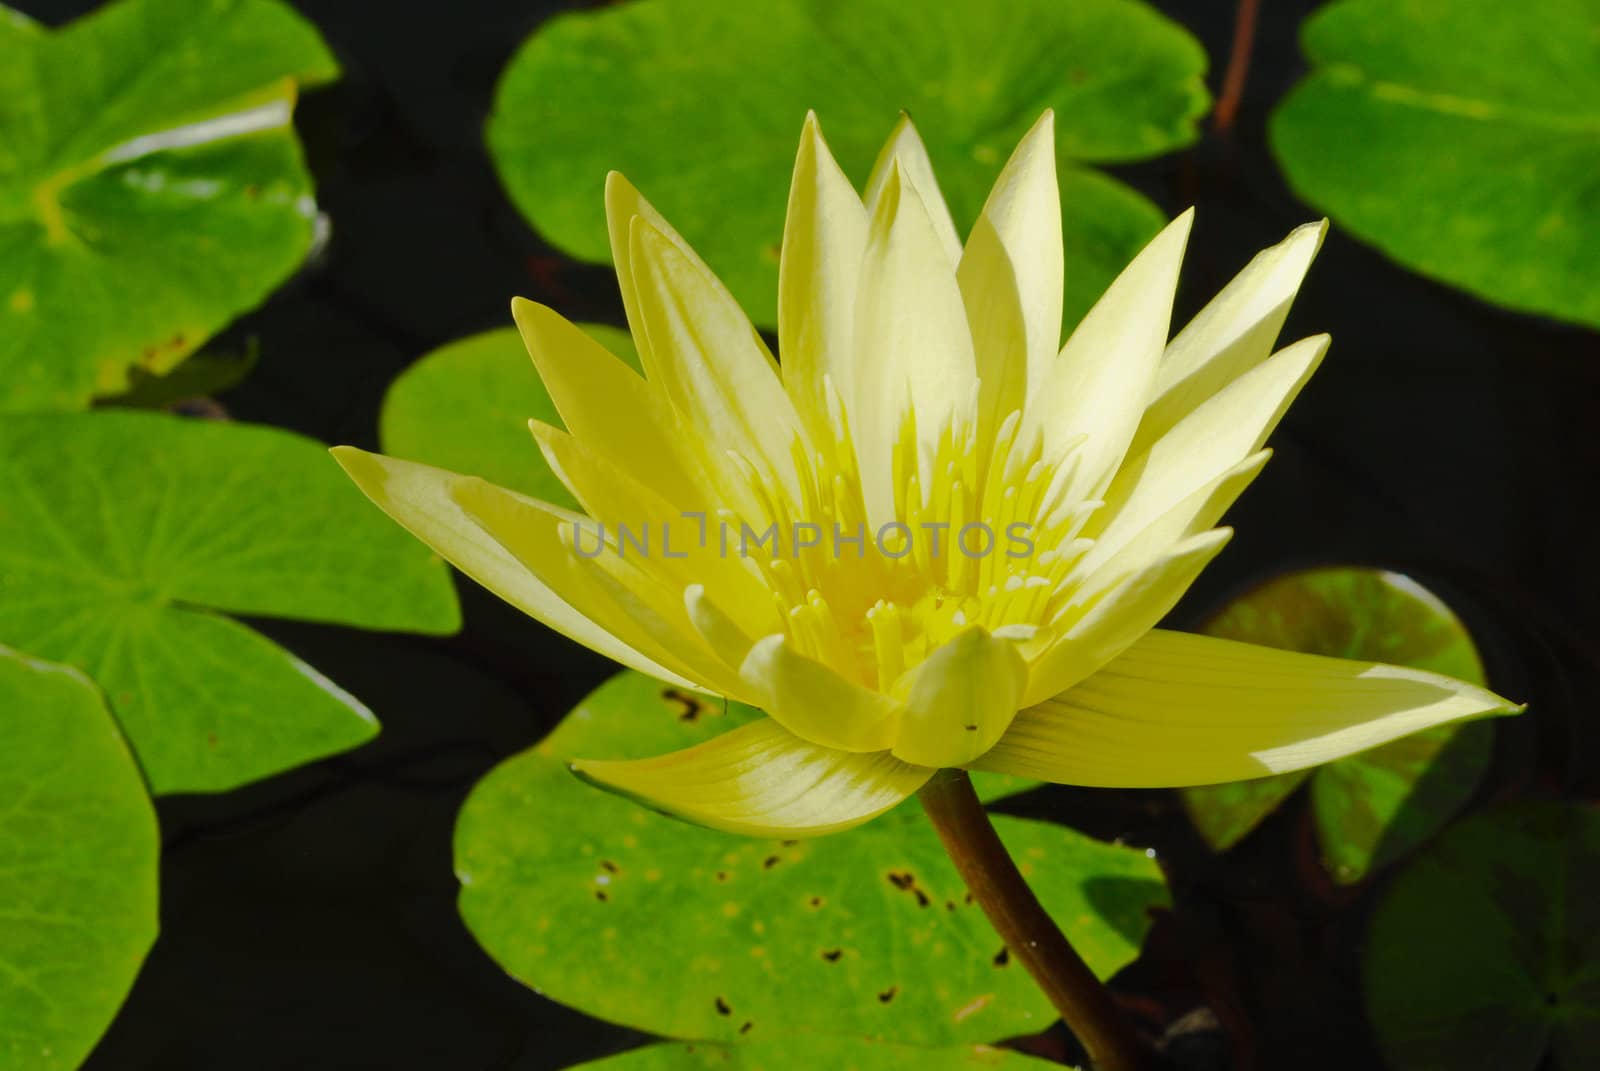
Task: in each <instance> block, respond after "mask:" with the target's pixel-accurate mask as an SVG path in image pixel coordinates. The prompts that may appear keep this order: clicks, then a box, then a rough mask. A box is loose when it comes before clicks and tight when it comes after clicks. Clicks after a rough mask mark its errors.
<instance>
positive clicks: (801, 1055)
mask: <svg viewBox="0 0 1600 1071" xmlns="http://www.w3.org/2000/svg"><path fill="white" fill-rule="evenodd" d="M819 1067H823V1068H834V1069H846V1068H848V1069H849V1071H875V1069H877V1068H883V1069H884V1071H899V1069H901V1068H906V1067H915V1068H917V1069H918V1071H985V1069H988V1068H993V1069H995V1071H1012V1069H1015V1071H1028V1069H1030V1068H1036V1069H1039V1071H1042V1069H1044V1068H1047V1067H1053V1068H1057V1069H1059V1068H1060V1067H1061V1065H1060V1064H1054V1063H1049V1062H1047V1061H1045V1060H1036V1059H1034V1058H1033V1057H1032V1056H1024V1055H1022V1054H1021V1053H1018V1052H1010V1051H1008V1050H1006V1049H991V1048H989V1047H988V1046H986V1045H964V1046H959V1047H955V1046H952V1047H949V1048H939V1049H929V1048H916V1047H912V1046H910V1045H888V1044H885V1043H883V1042H881V1041H860V1040H857V1039H855V1038H836V1037H794V1038H783V1039H781V1040H776V1041H766V1042H761V1041H757V1042H752V1043H750V1044H748V1045H717V1044H714V1043H711V1042H705V1041H689V1042H680V1043H676V1044H665V1045H646V1046H645V1047H644V1048H642V1049H634V1050H633V1051H632V1052H625V1053H623V1054H622V1055H620V1056H611V1057H607V1058H606V1059H604V1060H595V1061H593V1062H591V1063H586V1064H580V1065H578V1067H575V1068H573V1069H572V1071H583V1069H591V1071H713V1069H716V1068H727V1069H728V1071H816V1069H817V1068H819Z"/></svg>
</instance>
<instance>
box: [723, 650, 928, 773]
mask: <svg viewBox="0 0 1600 1071" xmlns="http://www.w3.org/2000/svg"><path fill="white" fill-rule="evenodd" d="M739 675H740V676H741V677H743V678H744V681H745V684H746V686H747V687H748V688H749V689H750V690H751V692H752V693H753V694H754V695H755V697H756V703H755V705H756V706H759V707H760V708H761V709H762V710H765V711H766V712H767V713H768V714H770V715H771V716H772V717H773V719H774V720H775V721H777V722H778V723H779V724H781V725H782V726H783V727H784V728H785V729H788V730H789V731H790V732H792V733H794V734H796V735H797V736H800V737H802V738H804V739H806V740H809V741H811V742H812V743H815V744H819V745H821V746H823V747H831V748H838V749H839V750H841V751H884V750H887V749H888V747H889V745H890V744H891V743H893V742H894V738H895V732H896V727H897V726H898V725H899V721H900V707H899V704H898V703H896V702H895V701H894V700H892V699H890V698H889V697H888V696H886V695H884V694H882V693H881V692H875V691H873V690H871V689H869V688H863V687H862V686H861V685H859V684H856V683H855V682H854V681H851V680H848V679H846V678H845V677H843V676H841V675H840V674H839V673H837V672H835V671H834V670H832V669H830V668H828V667H827V666H825V665H823V664H822V663H821V662H818V661H815V660H814V659H810V658H807V657H805V656H804V655H802V654H800V653H798V652H797V651H795V649H794V647H793V645H792V644H790V643H789V641H788V639H787V638H786V637H784V636H778V635H774V636H768V637H766V638H765V639H762V640H760V641H759V642H757V643H756V644H755V646H753V647H752V648H750V652H749V654H748V655H747V656H746V658H745V660H744V664H743V666H742V667H741V669H740V673H739Z"/></svg>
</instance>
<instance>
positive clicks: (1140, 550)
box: [1068, 450, 1272, 584]
mask: <svg viewBox="0 0 1600 1071" xmlns="http://www.w3.org/2000/svg"><path fill="white" fill-rule="evenodd" d="M1271 456H1272V451H1271V450H1258V451H1256V452H1255V453H1253V454H1251V455H1250V456H1249V457H1247V458H1245V459H1244V460H1243V461H1241V462H1239V464H1237V465H1235V466H1234V467H1233V468H1231V469H1228V470H1227V471H1225V472H1223V473H1222V475H1220V476H1218V477H1216V478H1215V479H1213V480H1211V481H1209V482H1208V483H1205V484H1202V485H1201V486H1200V487H1199V489H1198V490H1195V491H1192V492H1190V493H1189V494H1188V495H1187V496H1185V497H1184V498H1181V499H1179V500H1178V502H1177V504H1176V505H1173V506H1171V507H1170V508H1169V509H1168V510H1167V511H1166V512H1165V513H1162V514H1160V515H1159V516H1157V517H1156V518H1154V519H1153V520H1150V519H1148V518H1146V517H1143V516H1141V515H1138V514H1136V513H1128V514H1124V515H1123V516H1121V517H1120V518H1118V519H1117V520H1115V521H1113V522H1112V524H1111V525H1110V526H1109V527H1107V528H1106V530H1105V531H1104V532H1102V533H1100V535H1099V536H1097V537H1096V539H1095V543H1094V546H1093V547H1090V548H1089V550H1088V552H1087V553H1086V554H1084V556H1083V559H1082V560H1081V561H1080V562H1079V563H1078V564H1077V565H1075V566H1073V574H1074V576H1075V577H1076V578H1077V579H1079V580H1081V581H1082V582H1083V583H1087V584H1093V583H1094V581H1093V580H1092V579H1090V578H1092V577H1094V576H1095V575H1096V574H1098V573H1099V572H1100V571H1101V570H1102V569H1104V570H1106V571H1107V572H1108V573H1109V574H1110V575H1121V574H1123V573H1126V572H1130V571H1132V570H1133V569H1136V568H1140V567H1142V566H1143V565H1145V564H1146V563H1148V562H1151V561H1154V560H1155V559H1156V558H1157V557H1159V556H1160V555H1161V553H1162V552H1163V551H1165V550H1167V549H1168V548H1170V547H1171V546H1173V544H1175V543H1178V542H1180V541H1182V540H1185V539H1188V538H1189V537H1190V536H1195V535H1199V534H1200V533H1201V532H1204V531H1206V530H1208V529H1210V528H1213V527H1215V526H1216V523H1217V521H1219V520H1221V519H1222V515H1223V514H1224V513H1226V512H1227V510H1228V508H1229V507H1230V506H1232V505H1233V503H1234V501H1235V500H1236V499H1238V497H1239V496H1240V495H1242V494H1244V492H1245V488H1247V487H1249V486H1250V484H1251V482H1252V481H1254V480H1255V478H1256V477H1257V476H1259V475H1260V474H1261V470H1262V468H1263V467H1264V466H1265V465H1266V463H1267V460H1268V459H1269V458H1270V457H1271ZM1141 524H1142V525H1143V527H1142V528H1141V527H1140V525H1141ZM1068 582H1069V583H1072V582H1073V581H1070V580H1069V581H1068Z"/></svg>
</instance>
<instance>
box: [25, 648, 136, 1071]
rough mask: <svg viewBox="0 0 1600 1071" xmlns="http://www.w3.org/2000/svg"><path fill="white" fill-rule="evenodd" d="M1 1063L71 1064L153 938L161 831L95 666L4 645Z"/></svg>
mask: <svg viewBox="0 0 1600 1071" xmlns="http://www.w3.org/2000/svg"><path fill="white" fill-rule="evenodd" d="M0 741H4V745H3V746H0V800H3V801H4V805H3V806H0V1067H5V1068H14V1069H17V1071H23V1069H26V1071H71V1069H72V1068H75V1067H77V1066H78V1065H79V1064H80V1063H82V1062H83V1059H84V1057H86V1056H87V1055H88V1054H89V1050H90V1049H91V1048H93V1047H94V1044H95V1042H96V1041H98V1040H99V1038H100V1035H101V1034H102V1033H103V1032H104V1031H105V1029H106V1027H107V1026H109V1025H110V1024H111V1019H112V1017H113V1016H114V1015H115V1014H116V1012H117V1009H118V1008H119V1007H120V1006H121V1005H122V1001H123V998H124V997H126V996H127V993H128V989H129V987H131V986H132V985H133V979H134V976H135V975H137V974H138V973H139V966H140V964H142V963H143V962H144V957H145V953H147V952H148V951H149V950H150V946H151V944H152V943H153V942H154V941H155V938H156V926H157V914H156V883H157V879H158V875H159V871H160V863H159V855H160V849H161V839H160V834H159V831H158V829H157V827H156V815H155V809H154V808H153V807H152V806H151V804H150V797H149V794H148V793H147V792H146V791H145V787H144V781H143V779H142V778H141V777H140V776H139V767H138V766H137V764H135V762H134V760H133V756H132V755H131V754H130V753H129V751H128V745H127V744H126V742H124V740H123V738H122V734H121V732H119V731H118V729H117V723H116V722H115V721H113V720H112V718H111V715H110V714H109V713H108V712H107V711H106V708H105V704H104V702H102V700H101V696H100V691H99V689H97V688H96V687H95V686H94V684H93V683H91V682H90V681H89V680H88V679H87V678H85V677H83V676H82V675H81V674H79V673H78V672H77V671H75V670H72V669H69V668H67V667H66V666H58V665H52V664H49V663H45V662H37V661H34V660H32V659H29V658H25V657H23V656H21V655H19V654H17V653H16V652H14V651H10V650H7V649H5V648H0Z"/></svg>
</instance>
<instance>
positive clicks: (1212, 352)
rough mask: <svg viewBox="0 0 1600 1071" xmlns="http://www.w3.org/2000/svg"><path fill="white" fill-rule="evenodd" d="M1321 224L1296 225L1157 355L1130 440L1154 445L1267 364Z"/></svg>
mask: <svg viewBox="0 0 1600 1071" xmlns="http://www.w3.org/2000/svg"><path fill="white" fill-rule="evenodd" d="M1327 233H1328V221H1327V220H1323V221H1321V222H1319V223H1307V224H1305V225H1304V226H1300V227H1296V228H1295V229H1294V230H1293V231H1292V232H1290V234H1289V237H1287V238H1285V239H1284V240H1283V241H1281V242H1279V243H1278V244H1277V245H1275V246H1273V247H1272V248H1271V249H1267V250H1263V251H1262V252H1260V253H1257V254H1256V256H1255V259H1253V260H1252V261H1250V263H1249V264H1247V265H1246V266H1245V269H1244V270H1243V271H1241V272H1240V273H1239V274H1238V275H1237V276H1235V277H1234V279H1233V281H1232V282H1230V283H1229V284H1228V285H1227V286H1225V287H1223V289H1222V291H1221V293H1219V294H1217V296H1216V297H1215V298H1213V299H1212V300H1211V302H1210V303H1209V304H1208V305H1206V307H1205V308H1203V309H1201V310H1200V313H1199V314H1198V315H1197V316H1195V318H1194V319H1193V320H1190V321H1189V324H1188V326H1187V327H1185V328H1184V329H1183V330H1182V331H1180V332H1178V337H1177V338H1174V339H1173V340H1172V343H1171V344H1170V345H1169V346H1168V347H1167V350H1166V353H1164V354H1163V355H1162V358H1161V367H1160V369H1159V370H1158V371H1157V373H1156V385H1155V391H1154V394H1153V397H1152V400H1151V402H1150V408H1149V410H1148V411H1147V412H1146V413H1145V415H1144V421H1143V423H1141V424H1140V426H1139V433H1138V435H1137V436H1136V437H1135V440H1136V446H1135V447H1134V449H1135V450H1137V449H1138V448H1139V446H1140V445H1143V444H1145V443H1149V442H1153V441H1154V440H1155V439H1157V438H1159V437H1160V436H1162V435H1164V434H1166V432H1167V431H1168V430H1169V429H1170V428H1171V427H1172V426H1173V425H1174V424H1176V423H1177V422H1178V421H1179V420H1181V419H1183V417H1184V416H1185V415H1186V414H1187V413H1189V412H1190V411H1191V410H1192V409H1194V408H1195V406H1197V405H1199V404H1200V403H1201V402H1203V401H1205V400H1206V399H1207V398H1209V397H1210V396H1211V395H1213V394H1215V393H1216V392H1217V391H1219V390H1221V389H1222V388H1223V387H1226V386H1227V385H1228V384H1229V383H1231V382H1232V381H1233V380H1235V379H1237V378H1238V377H1239V376H1241V375H1243V374H1244V373H1246V372H1248V371H1250V369H1252V368H1254V367H1255V366H1256V365H1258V364H1260V363H1261V362H1262V361H1264V360H1266V359H1267V355H1268V354H1270V353H1271V352H1272V347H1273V344H1274V342H1275V341H1276V340H1277V337H1278V331H1279V330H1280V329H1281V328H1282V327H1283V321H1284V320H1285V319H1287V318H1288V315H1289V306H1290V305H1291V304H1293V302H1294V297H1295V294H1296V293H1298V292H1299V289H1300V283H1301V282H1302V281H1303V280H1304V279H1305V275H1306V272H1307V271H1308V270H1309V269H1310V267H1311V262H1312V260H1313V259H1315V258H1316V255H1317V251H1318V250H1319V249H1321V248H1322V239H1323V238H1324V237H1326V236H1327Z"/></svg>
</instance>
